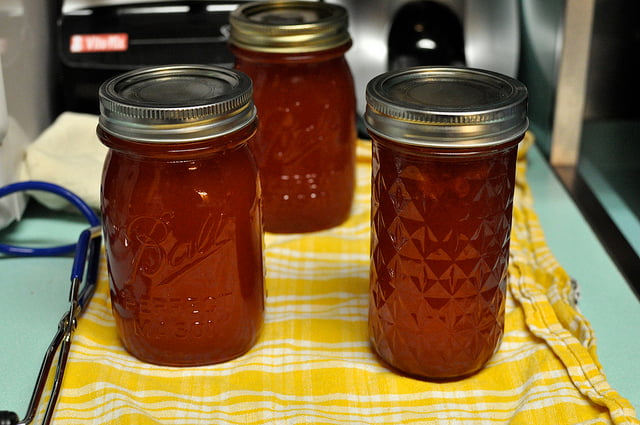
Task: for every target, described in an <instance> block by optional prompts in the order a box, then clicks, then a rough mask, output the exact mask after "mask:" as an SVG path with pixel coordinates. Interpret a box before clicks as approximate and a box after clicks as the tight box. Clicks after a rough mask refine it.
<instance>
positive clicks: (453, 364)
mask: <svg viewBox="0 0 640 425" xmlns="http://www.w3.org/2000/svg"><path fill="white" fill-rule="evenodd" d="M526 97H527V94H526V88H525V87H524V86H523V85H522V84H521V83H519V82H518V81H516V80H513V79H511V78H509V77H506V76H502V75H499V74H495V73H489V72H487V71H479V70H472V69H457V68H414V69H410V70H405V71H398V72H393V73H388V74H383V75H381V76H379V77H376V78H374V79H373V80H372V81H371V82H370V83H369V86H368V88H367V102H368V107H367V108H368V109H367V113H366V120H367V125H368V128H369V131H370V134H371V136H372V142H373V164H372V207H371V208H372V211H371V232H372V240H371V286H370V306H369V330H370V336H371V340H372V344H373V347H374V349H375V350H376V351H377V353H378V354H379V355H380V357H381V358H382V359H383V360H384V361H386V362H387V363H388V364H390V365H391V366H393V367H394V368H397V369H399V370H400V371H402V372H404V373H407V374H410V375H415V376H419V377H424V378H431V379H451V378H459V377H464V376H467V375H470V374H473V373H475V372H477V371H478V370H480V369H481V368H482V367H483V366H484V365H485V364H486V363H487V361H488V360H489V359H490V358H491V356H492V355H493V354H494V353H495V351H496V350H497V349H498V347H499V344H500V341H501V338H502V334H503V331H504V320H505V311H504V310H505V291H506V286H507V266H508V259H509V241H510V230H511V221H512V205H513V193H514V186H515V169H516V158H517V145H518V142H519V141H520V140H521V138H522V135H523V133H524V131H525V130H526V127H527V124H528V121H527V118H526Z"/></svg>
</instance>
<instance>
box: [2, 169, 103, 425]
mask: <svg viewBox="0 0 640 425" xmlns="http://www.w3.org/2000/svg"><path fill="white" fill-rule="evenodd" d="M34 190H39V191H45V192H50V193H53V194H56V195H59V196H61V197H63V198H65V199H66V200H68V201H69V202H71V204H72V205H74V206H75V207H76V208H78V209H79V210H80V212H81V213H82V215H84V217H85V218H86V219H87V221H88V222H89V225H90V227H89V228H87V229H85V230H83V231H82V232H81V233H80V236H79V238H78V242H77V243H75V244H70V245H62V246H56V247H47V248H35V247H33V248H29V247H20V246H14V245H7V244H2V243H0V253H2V254H6V255H12V256H30V257H34V256H52V255H62V254H68V253H71V252H74V258H73V266H72V268H71V288H70V291H69V304H70V305H69V310H68V311H66V312H65V313H64V315H63V316H62V318H61V319H60V322H59V323H58V330H57V332H56V334H55V336H54V337H53V340H52V341H51V344H50V345H49V348H48V349H47V351H46V353H45V356H44V359H43V360H42V365H41V366H40V372H39V373H38V378H37V380H36V385H35V387H34V390H33V393H32V395H31V400H30V402H29V406H28V408H27V413H26V415H25V417H24V418H23V419H20V418H19V417H18V415H17V414H16V413H15V412H13V411H0V425H27V424H31V423H32V422H33V421H34V419H35V417H36V411H37V408H38V405H39V403H40V400H41V398H42V395H43V393H44V390H45V387H46V383H47V378H48V376H49V374H50V372H51V370H52V366H53V364H54V361H55V357H56V353H57V356H58V362H57V365H56V367H55V372H54V373H55V375H54V378H53V384H52V389H51V395H50V397H49V401H48V403H47V408H46V410H45V413H44V417H43V420H42V424H45V425H48V424H49V423H50V422H51V418H52V416H53V411H54V408H55V405H56V402H57V400H58V395H59V394H60V389H61V387H62V378H63V375H64V371H65V367H66V364H67V359H68V358H69V349H70V347H71V337H72V335H73V332H74V330H75V327H76V324H77V320H78V318H79V316H80V315H81V314H82V312H83V311H84V310H85V308H86V306H87V305H88V304H89V301H90V300H91V297H92V296H93V293H94V292H95V288H96V282H97V278H98V265H99V260H100V248H101V243H102V237H101V229H100V219H99V218H98V216H97V215H96V214H95V213H94V212H93V210H92V209H91V207H90V206H89V205H87V204H86V203H85V202H84V201H83V200H82V199H81V198H80V197H78V196H77V195H75V194H74V193H72V192H71V191H69V190H67V189H65V188H63V187H61V186H58V185H55V184H52V183H47V182H40V181H26V182H19V183H13V184H9V185H7V186H4V187H0V198H1V197H3V196H6V195H9V194H12V193H15V192H22V191H34ZM83 278H84V285H82V282H83Z"/></svg>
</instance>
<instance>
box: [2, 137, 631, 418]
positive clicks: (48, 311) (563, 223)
mask: <svg viewBox="0 0 640 425" xmlns="http://www.w3.org/2000/svg"><path fill="white" fill-rule="evenodd" d="M527 176H528V177H527V180H528V182H529V184H530V186H531V189H532V192H533V197H534V208H535V210H536V212H537V214H538V216H539V219H540V222H541V223H542V227H543V229H544V232H545V235H546V239H547V243H548V245H549V247H550V248H551V251H552V252H553V253H554V255H555V256H556V258H557V259H558V261H559V263H560V264H561V265H562V266H563V267H564V268H565V270H566V271H567V272H568V273H569V274H570V275H571V276H572V277H573V278H575V279H576V280H577V281H578V284H579V286H580V293H581V298H580V301H579V308H580V310H581V311H582V312H583V314H584V315H585V316H586V317H587V319H588V320H589V321H590V322H591V325H592V327H593V328H594V330H595V333H596V337H597V341H598V342H597V344H598V355H599V358H600V361H601V363H602V364H603V367H604V371H605V373H606V374H607V377H608V380H609V383H610V384H611V386H612V387H613V388H615V389H616V390H617V391H618V392H619V393H620V394H621V395H622V396H624V397H626V398H627V399H628V400H630V401H631V403H632V404H633V405H634V407H635V408H636V410H637V409H639V408H640V365H638V363H637V362H638V360H637V357H638V353H640V338H639V336H640V302H638V299H637V298H636V296H635V294H634V293H633V292H632V290H631V289H630V287H629V286H628V284H627V283H626V281H625V280H624V278H623V277H622V275H621V274H620V273H619V272H618V270H617V269H616V267H615V265H614V263H613V261H612V260H611V258H610V257H609V256H608V254H607V252H606V251H605V250H604V249H603V248H602V246H601V245H600V243H599V242H598V240H597V238H596V237H595V235H594V233H593V232H592V231H591V229H590V228H589V226H588V224H587V223H586V222H585V220H584V219H583V217H582V215H581V214H580V211H579V210H578V209H577V208H576V206H575V204H574V203H573V201H572V200H571V198H570V197H569V195H568V194H567V192H566V191H565V190H564V188H563V187H562V185H561V184H560V183H559V181H558V180H557V178H556V177H555V175H554V174H553V172H552V171H551V169H550V168H549V167H548V165H547V163H546V161H545V160H544V158H543V157H542V155H541V154H540V152H539V151H538V149H536V148H532V149H531V150H530V152H529V169H528V174H527ZM85 227H87V224H85V222H84V221H83V219H82V218H81V217H79V216H73V215H70V214H56V218H55V219H50V218H49V219H47V214H46V213H44V212H43V211H42V209H40V208H33V207H30V208H29V210H28V220H24V221H22V222H21V223H19V224H17V225H14V226H11V227H10V228H9V229H5V230H4V231H2V232H0V240H2V241H3V242H8V241H9V240H10V239H11V238H17V239H19V240H21V241H23V242H29V241H34V242H35V241H40V240H41V239H42V238H43V237H46V239H47V241H48V242H49V243H62V242H64V243H71V242H74V241H75V239H76V238H77V236H78V234H79V233H80V231H81V230H82V229H84V228H85ZM71 263H72V258H71V257H62V258H32V259H29V258H22V259H16V258H6V257H0V276H1V277H2V279H1V283H0V285H1V290H0V294H1V295H2V296H1V297H0V323H1V326H0V335H1V336H2V338H3V343H2V349H1V350H0V382H1V383H2V385H0V410H13V411H15V412H16V413H18V415H19V416H21V417H22V416H23V415H24V412H25V410H26V408H27V404H28V402H29V398H30V395H31V391H32V389H33V385H34V382H35V377H36V375H37V372H38V369H39V366H40V362H41V359H42V356H43V355H44V352H45V350H46V348H47V346H48V345H49V342H50V340H51V338H52V337H53V334H54V332H55V330H56V327H57V323H58V321H59V320H60V317H61V316H62V314H63V312H64V311H65V309H66V308H67V306H68V304H67V296H68V290H69V274H70V270H71Z"/></svg>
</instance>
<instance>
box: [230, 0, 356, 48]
mask: <svg viewBox="0 0 640 425" xmlns="http://www.w3.org/2000/svg"><path fill="white" fill-rule="evenodd" d="M229 23H230V25H231V35H230V41H231V43H232V44H234V45H236V46H238V47H241V48H244V49H247V50H253V51H259V52H271V53H303V52H313V51H319V50H328V49H332V48H334V47H338V46H342V45H344V44H345V43H348V42H350V41H351V37H350V35H349V31H348V25H349V22H348V14H347V10H346V9H345V8H344V7H342V6H339V5H335V4H328V3H323V2H312V1H264V2H262V1H261V2H252V3H247V4H245V5H242V6H239V7H238V8H237V9H236V10H234V11H233V12H231V14H230V16H229Z"/></svg>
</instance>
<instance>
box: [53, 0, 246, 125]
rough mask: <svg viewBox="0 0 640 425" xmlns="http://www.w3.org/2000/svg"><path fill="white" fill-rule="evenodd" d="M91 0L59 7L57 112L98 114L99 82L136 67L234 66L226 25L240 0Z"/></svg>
mask: <svg viewBox="0 0 640 425" xmlns="http://www.w3.org/2000/svg"><path fill="white" fill-rule="evenodd" d="M67 3H70V2H67ZM75 3H79V2H77V1H76V2H75ZM87 3H88V4H93V5H92V6H83V5H79V6H75V7H74V5H71V6H69V5H68V4H67V5H65V4H64V2H63V3H62V4H61V7H60V14H59V16H58V19H57V25H56V45H57V48H56V59H55V62H56V79H55V82H56V91H57V96H55V98H56V99H57V105H56V109H58V110H57V112H62V111H74V112H87V113H98V112H99V111H98V88H99V86H100V84H101V83H102V82H103V81H105V80H106V79H108V78H110V77H112V76H114V75H117V74H120V73H122V72H125V71H129V70H132V69H135V68H140V67H144V66H156V65H168V64H177V63H197V64H217V65H222V66H232V63H233V56H232V54H231V52H230V50H229V48H228V46H227V36H228V32H227V31H226V29H227V28H228V15H229V13H230V11H232V10H233V9H235V8H236V7H237V5H238V4H239V3H242V1H241V0H240V1H197V0H195V1H156V2H148V1H147V2H144V1H139V2H136V3H132V2H130V3H126V2H125V3H123V2H115V1H101V2H100V1H97V2H96V1H93V2H87ZM96 3H98V5H95V4H96Z"/></svg>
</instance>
